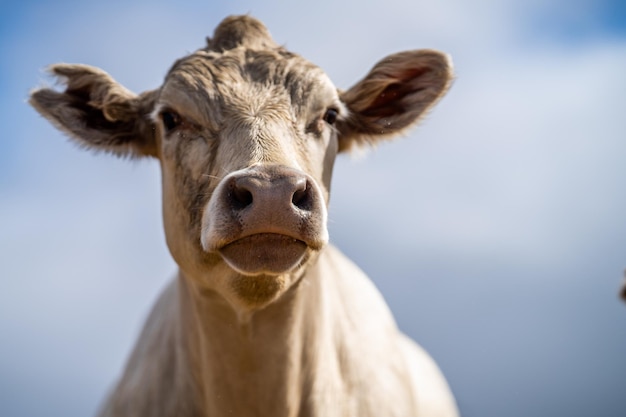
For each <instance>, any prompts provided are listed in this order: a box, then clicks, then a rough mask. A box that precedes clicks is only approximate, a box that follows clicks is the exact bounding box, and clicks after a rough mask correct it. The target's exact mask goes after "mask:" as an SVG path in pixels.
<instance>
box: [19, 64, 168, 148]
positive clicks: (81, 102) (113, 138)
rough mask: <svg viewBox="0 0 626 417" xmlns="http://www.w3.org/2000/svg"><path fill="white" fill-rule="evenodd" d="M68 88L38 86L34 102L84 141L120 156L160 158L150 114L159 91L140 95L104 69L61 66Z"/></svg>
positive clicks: (52, 69)
mask: <svg viewBox="0 0 626 417" xmlns="http://www.w3.org/2000/svg"><path fill="white" fill-rule="evenodd" d="M50 72H51V73H52V74H54V75H56V76H57V77H59V78H61V79H64V81H65V84H66V88H65V91H62V92H58V91H55V90H52V89H49V88H42V89H38V90H35V91H34V92H33V93H32V94H31V96H30V100H29V102H30V104H31V105H32V106H33V107H34V108H35V109H36V110H37V111H38V112H39V113H40V114H41V115H42V116H44V117H46V118H47V119H48V120H50V122H52V124H53V125H55V126H56V127H57V128H58V129H59V130H61V131H63V132H65V133H67V134H68V135H69V136H70V137H72V138H73V139H75V140H76V141H77V142H78V143H79V144H80V145H82V146H84V147H86V148H90V149H95V150H103V151H105V152H110V153H113V154H116V155H120V156H148V155H149V156H156V154H157V150H156V139H155V134H154V124H153V122H152V120H151V119H150V112H151V111H152V109H153V107H154V103H155V100H156V96H157V93H158V90H155V91H148V92H145V93H143V94H141V95H136V94H134V93H132V92H130V91H128V90H127V89H126V88H124V87H123V86H122V85H121V84H119V83H117V82H116V81H115V80H114V79H113V78H111V77H110V76H109V74H107V73H106V72H104V71H102V70H101V69H98V68H94V67H91V66H87V65H71V64H57V65H53V66H51V67H50Z"/></svg>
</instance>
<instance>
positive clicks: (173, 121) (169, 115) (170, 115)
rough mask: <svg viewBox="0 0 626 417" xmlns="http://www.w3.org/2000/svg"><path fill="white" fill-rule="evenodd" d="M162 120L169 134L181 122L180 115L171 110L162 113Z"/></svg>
mask: <svg viewBox="0 0 626 417" xmlns="http://www.w3.org/2000/svg"><path fill="white" fill-rule="evenodd" d="M161 120H162V121H163V127H165V131H166V132H168V133H169V132H171V131H172V130H174V129H176V128H177V127H178V125H180V122H181V119H180V116H179V115H178V113H176V112H174V111H171V110H164V111H162V112H161Z"/></svg>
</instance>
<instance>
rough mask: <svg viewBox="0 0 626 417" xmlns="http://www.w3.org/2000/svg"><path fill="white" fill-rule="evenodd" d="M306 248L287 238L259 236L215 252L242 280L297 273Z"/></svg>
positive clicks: (297, 241) (299, 241)
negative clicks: (295, 271) (296, 270)
mask: <svg viewBox="0 0 626 417" xmlns="http://www.w3.org/2000/svg"><path fill="white" fill-rule="evenodd" d="M307 247H308V246H307V244H306V243H305V242H303V241H301V240H298V239H295V238H293V237H290V236H286V235H281V234H276V233H259V234H254V235H250V236H246V237H243V238H240V239H237V240H235V241H233V242H231V243H229V244H227V245H225V246H223V247H222V248H221V249H219V253H220V255H221V256H222V258H223V259H224V261H226V263H227V264H228V265H229V266H230V267H231V268H233V269H234V270H235V271H237V272H238V273H240V274H242V275H245V276H250V277H254V276H278V275H284V274H287V273H290V272H292V271H293V270H295V269H297V268H298V267H299V266H300V265H302V262H303V260H304V258H305V256H306V252H307Z"/></svg>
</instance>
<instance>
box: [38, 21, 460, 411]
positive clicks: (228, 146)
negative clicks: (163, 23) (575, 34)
mask: <svg viewBox="0 0 626 417" xmlns="http://www.w3.org/2000/svg"><path fill="white" fill-rule="evenodd" d="M51 70H52V72H53V73H54V74H55V75H57V76H59V77H62V78H64V79H65V81H66V88H65V90H64V91H61V92H58V91H55V90H52V89H40V90H37V91H35V92H33V94H32V96H31V100H30V102H31V104H32V105H33V106H34V107H35V108H36V109H37V110H38V111H39V112H40V113H41V114H42V115H43V116H45V117H46V118H48V119H49V120H50V121H51V122H52V123H53V124H54V125H55V126H56V127H58V128H59V129H61V130H62V131H64V132H66V133H67V134H68V135H69V136H70V137H72V138H73V139H74V140H76V141H78V143H80V144H81V145H83V146H85V147H88V148H90V149H96V150H102V151H105V152H110V153H114V154H117V155H128V156H134V157H141V156H147V157H154V158H157V159H158V161H159V163H160V165H161V171H162V186H163V222H164V227H165V235H166V239H167V244H168V247H169V249H170V252H171V254H172V256H173V258H174V259H175V261H176V262H177V264H178V266H179V268H180V270H179V273H178V276H177V278H176V279H175V281H174V282H172V284H171V285H170V286H169V287H168V288H167V289H166V290H165V291H164V292H163V294H162V295H161V297H160V299H159V300H158V302H157V303H156V305H155V306H154V309H153V311H152V313H151V314H150V316H149V318H148V320H147V323H146V325H145V328H144V330H143V331H142V334H141V336H140V338H139V341H138V342H137V345H136V347H135V349H134V351H133V353H132V355H131V357H130V359H129V361H128V364H127V366H126V370H125V371H124V374H123V375H122V377H121V379H120V380H119V382H118V384H117V385H116V387H115V388H114V390H113V391H112V393H111V395H110V397H109V398H108V400H107V401H106V402H105V404H104V405H103V407H102V410H101V413H100V416H101V417H114V416H115V417H118V416H133V417H166V416H167V417H185V416H198V417H200V416H202V417H208V416H211V417H222V416H236V417H249V416H258V417H270V416H271V417H288V416H289V417H296V416H298V417H307V416H310V417H313V416H317V417H333V416H337V417H352V416H353V417H381V416H384V417H409V416H421V417H434V416H441V417H453V416H456V415H457V414H458V413H457V410H456V405H455V402H454V399H453V397H452V395H451V393H450V390H449V388H448V386H447V383H446V381H445V379H444V378H443V376H442V375H441V373H440V371H439V369H438V368H437V366H436V364H435V363H434V361H433V360H432V359H431V358H430V357H429V356H428V354H427V353H426V352H424V351H423V350H422V349H421V348H419V347H418V346H417V345H416V344H414V343H413V342H412V341H410V340H409V339H408V338H407V337H406V336H404V335H402V334H401V333H400V332H399V331H398V329H397V328H396V325H395V323H394V320H393V318H392V316H391V314H390V312H389V310H388V308H387V306H386V305H385V302H384V301H383V299H382V297H381V296H380V294H379V293H378V291H377V290H376V289H375V288H374V286H373V285H372V283H371V282H370V281H369V280H368V279H367V277H366V276H365V275H364V274H363V273H362V272H361V271H360V270H359V269H358V268H357V267H356V266H355V265H353V264H352V263H351V262H350V261H349V260H348V259H346V258H345V257H344V256H343V255H341V253H340V252H339V251H338V250H337V249H335V248H334V247H332V246H330V245H328V231H327V225H326V223H327V212H326V210H327V206H328V203H329V196H330V182H331V176H332V170H333V164H334V161H335V157H336V155H337V154H338V152H341V151H344V150H347V149H350V148H351V147H353V146H355V145H356V146H358V145H361V144H364V143H374V142H376V141H379V140H381V139H386V138H389V137H392V136H394V135H397V134H399V133H401V132H403V131H404V130H405V129H407V128H408V127H410V126H412V125H413V124H414V123H416V122H417V121H418V119H419V118H420V117H422V116H423V114H424V113H425V112H426V111H427V110H428V109H429V108H431V107H432V106H433V105H434V103H435V102H436V101H437V100H438V99H439V98H440V97H441V96H442V95H443V94H444V93H445V92H446V90H447V88H448V87H449V85H450V82H451V78H452V69H451V63H450V60H449V59H448V57H447V56H446V55H444V54H441V53H439V52H436V51H432V50H419V51H406V52H401V53H397V54H393V55H390V56H388V57H386V58H384V59H383V60H381V61H380V62H379V63H378V64H376V65H375V66H374V68H373V69H372V70H371V71H370V73H369V74H368V75H366V76H365V78H364V79H363V80H361V81H359V82H358V83H356V84H355V85H354V86H353V87H352V88H350V89H348V90H347V91H345V92H341V91H339V90H337V89H336V88H335V86H334V85H333V84H332V82H331V81H330V80H329V79H328V77H327V76H326V75H325V74H324V72H323V71H322V70H321V69H320V68H318V67H316V66H315V65H313V64H311V63H310V62H308V61H306V60H305V59H303V58H301V57H299V56H298V55H296V54H293V53H291V52H289V51H287V50H285V49H284V48H282V47H281V46H279V45H278V44H276V43H275V42H274V41H273V39H272V38H271V37H270V35H269V32H268V31H267V29H266V28H265V26H263V25H262V24H261V23H260V22H259V21H257V20H255V19H253V18H251V17H248V16H239V17H230V18H227V19H225V20H224V21H223V22H222V23H221V24H220V25H219V26H218V28H217V29H216V30H215V33H214V36H213V38H211V39H209V40H208V44H207V46H206V47H205V48H202V49H199V50H198V51H196V52H194V53H192V54H190V55H189V56H187V57H184V58H182V59H180V60H179V61H177V62H176V63H175V64H174V65H173V67H172V69H171V70H170V71H169V72H168V74H167V76H166V78H165V81H164V84H163V85H162V86H161V87H160V88H158V89H155V90H152V91H148V92H145V93H143V94H140V95H135V94H133V93H131V92H130V91H128V90H127V89H125V88H124V87H122V86H121V85H119V84H118V83H117V82H115V80H113V78H111V77H110V76H109V75H108V74H106V73H105V72H104V71H102V70H100V69H97V68H93V67H89V66H86V65H69V64H57V65H55V66H53V67H52V68H51Z"/></svg>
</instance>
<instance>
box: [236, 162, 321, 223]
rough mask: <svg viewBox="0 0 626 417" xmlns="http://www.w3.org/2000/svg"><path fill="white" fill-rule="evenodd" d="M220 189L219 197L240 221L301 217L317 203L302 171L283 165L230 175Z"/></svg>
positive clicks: (312, 189) (267, 220)
mask: <svg viewBox="0 0 626 417" xmlns="http://www.w3.org/2000/svg"><path fill="white" fill-rule="evenodd" d="M224 191H225V195H224V196H223V198H225V199H227V204H228V205H229V206H230V207H231V209H232V210H233V212H235V213H237V215H238V217H239V218H240V219H241V220H242V221H243V222H244V223H250V221H252V220H254V219H255V218H258V219H257V220H258V221H261V220H263V221H264V223H268V225H269V224H271V221H272V219H273V218H275V217H276V216H275V214H280V215H281V216H287V217H296V218H305V217H307V216H309V215H311V214H312V211H314V210H315V209H316V206H318V204H319V202H318V201H317V200H318V196H317V195H316V193H315V192H314V188H313V186H312V183H311V180H309V178H308V177H307V176H306V175H305V174H304V173H302V172H299V171H296V170H294V169H291V168H285V167H270V168H265V169H262V170H255V171H253V172H250V173H243V174H242V175H237V176H234V177H231V178H230V179H229V183H228V184H227V186H226V187H225V188H224ZM252 223H254V221H253V222H252Z"/></svg>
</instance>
